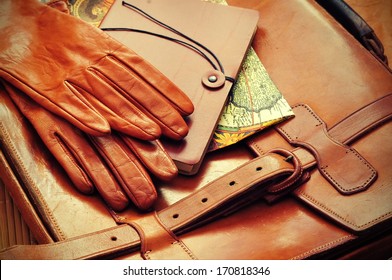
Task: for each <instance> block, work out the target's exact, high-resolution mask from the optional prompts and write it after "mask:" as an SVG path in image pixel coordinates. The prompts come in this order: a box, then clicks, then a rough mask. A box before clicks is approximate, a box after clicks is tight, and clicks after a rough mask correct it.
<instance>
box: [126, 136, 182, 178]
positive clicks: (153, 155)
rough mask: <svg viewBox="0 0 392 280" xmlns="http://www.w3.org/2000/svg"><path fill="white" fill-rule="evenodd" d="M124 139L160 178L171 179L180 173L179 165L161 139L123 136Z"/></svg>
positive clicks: (144, 163) (149, 169)
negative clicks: (152, 139) (163, 145)
mask: <svg viewBox="0 0 392 280" xmlns="http://www.w3.org/2000/svg"><path fill="white" fill-rule="evenodd" d="M122 139H123V140H124V142H125V143H126V144H127V146H128V147H129V148H130V149H131V150H132V151H133V152H134V153H135V155H136V156H137V157H138V158H139V160H140V161H141V162H142V163H143V165H144V166H145V167H146V168H147V169H148V171H150V172H151V173H152V174H154V175H155V176H156V177H157V178H158V179H160V180H163V181H169V180H172V179H173V178H174V177H176V176H177V175H178V169H177V166H176V165H175V164H174V162H173V160H172V158H171V157H170V156H169V155H168V154H167V152H166V151H165V149H164V148H163V147H162V145H161V143H160V142H159V140H155V141H140V140H138V139H133V138H131V137H126V136H123V137H122Z"/></svg>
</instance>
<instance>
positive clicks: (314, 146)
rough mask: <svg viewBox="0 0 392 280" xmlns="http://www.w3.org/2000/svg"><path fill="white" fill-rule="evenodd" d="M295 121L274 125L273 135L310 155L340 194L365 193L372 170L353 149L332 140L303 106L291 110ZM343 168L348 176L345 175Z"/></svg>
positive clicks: (317, 119) (311, 112) (313, 114)
mask: <svg viewBox="0 0 392 280" xmlns="http://www.w3.org/2000/svg"><path fill="white" fill-rule="evenodd" d="M293 111H294V113H295V117H294V118H293V119H291V120H289V121H287V122H285V123H282V124H280V125H278V126H277V127H276V128H277V131H278V132H279V133H280V134H281V135H282V136H283V137H284V138H285V139H286V140H287V141H288V142H289V143H290V144H292V145H295V146H301V147H303V148H305V149H306V150H308V151H310V152H311V153H312V154H313V155H314V157H315V158H316V160H317V165H318V169H319V171H320V173H321V174H322V175H323V176H324V178H326V179H327V180H328V181H329V182H330V183H331V184H332V185H333V186H334V187H335V188H336V189H337V190H338V191H339V192H341V193H342V194H352V193H356V192H359V191H363V190H365V189H367V188H368V187H369V186H370V185H371V183H372V182H373V181H374V180H375V179H376V177H377V172H376V170H375V169H374V168H373V167H372V166H371V165H370V163H368V162H367V161H366V160H365V159H364V158H363V157H362V156H361V155H360V154H359V153H358V152H357V151H355V150H354V149H353V148H351V147H349V146H347V145H344V144H342V143H340V142H338V141H337V140H336V139H333V138H332V137H331V136H330V135H329V133H328V132H327V128H326V125H325V123H324V122H323V121H322V120H321V118H320V117H319V116H317V115H316V113H315V112H314V111H313V110H312V109H311V108H310V107H309V106H307V105H305V104H299V105H297V106H294V107H293ZM347 168H349V169H350V172H346V170H347Z"/></svg>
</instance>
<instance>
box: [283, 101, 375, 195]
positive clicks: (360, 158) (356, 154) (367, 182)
mask: <svg viewBox="0 0 392 280" xmlns="http://www.w3.org/2000/svg"><path fill="white" fill-rule="evenodd" d="M296 107H303V108H304V109H306V110H307V111H308V112H309V113H310V114H311V115H312V116H313V117H314V118H315V119H316V120H317V121H318V122H319V124H323V123H324V122H323V121H322V120H321V119H320V117H319V116H317V115H316V114H315V113H314V112H313V111H312V110H311V109H310V108H309V107H308V106H307V105H305V104H299V105H296V106H294V107H293V108H296ZM278 129H279V130H280V131H281V132H282V133H283V134H284V135H285V136H286V137H287V138H288V139H289V140H290V141H292V142H293V141H294V139H293V138H292V137H291V136H290V135H289V134H288V133H287V131H285V130H284V128H282V127H279V128H278ZM327 133H328V131H327ZM327 136H328V137H329V135H328V134H327ZM331 140H333V141H335V139H333V138H331ZM307 144H308V145H310V143H307ZM315 151H317V149H315ZM347 151H348V152H351V153H353V154H354V156H356V157H357V158H358V159H359V160H360V161H361V162H362V163H363V164H364V165H365V166H366V167H367V168H368V170H370V171H371V174H370V176H369V177H368V179H366V181H365V182H364V183H363V184H361V185H359V186H355V187H352V188H348V189H345V188H343V187H342V186H341V184H339V182H338V181H336V180H335V179H334V178H333V176H332V175H331V174H330V173H329V172H328V170H327V167H321V166H320V167H319V168H320V171H321V172H322V173H323V174H325V176H327V177H328V179H329V180H330V181H331V182H332V183H333V184H334V185H335V186H336V187H337V188H338V189H339V190H341V191H342V192H344V193H346V192H354V191H356V190H360V189H362V188H364V187H366V186H367V185H368V184H369V182H371V181H372V180H373V179H374V178H375V176H376V174H377V172H376V171H375V170H374V168H373V167H372V166H371V165H370V164H369V163H368V162H367V161H366V160H364V159H363V157H362V156H361V155H360V154H358V153H357V152H356V151H355V150H354V149H352V148H348V149H347Z"/></svg>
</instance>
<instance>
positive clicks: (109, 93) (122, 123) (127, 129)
mask: <svg viewBox="0 0 392 280" xmlns="http://www.w3.org/2000/svg"><path fill="white" fill-rule="evenodd" d="M93 72H94V70H92V69H90V70H89V71H87V72H85V73H84V74H83V75H82V76H81V77H76V79H75V80H74V81H73V82H72V83H74V84H75V87H77V89H78V91H79V92H80V93H82V94H83V95H84V96H85V97H86V99H87V100H88V102H89V103H90V104H92V105H93V106H94V108H96V109H97V110H98V111H99V112H100V113H101V114H102V115H103V116H104V117H105V119H106V120H107V121H108V122H109V124H110V127H111V128H112V129H114V130H117V131H119V132H122V133H124V134H127V135H131V136H133V137H136V138H139V139H143V140H154V139H157V138H159V137H160V135H161V129H160V127H159V125H158V124H157V123H156V122H155V121H153V120H151V119H150V118H149V117H148V116H146V115H145V114H144V113H143V112H142V111H140V110H139V109H138V108H137V107H136V106H135V105H133V104H132V103H131V102H129V101H128V100H127V99H126V98H125V97H124V96H123V95H121V94H120V93H119V92H118V90H116V89H115V88H114V87H113V86H110V85H109V83H110V81H106V82H105V81H104V80H103V78H102V77H100V75H99V74H98V73H93ZM130 78H132V77H129V79H130ZM77 81H79V82H77ZM76 83H77V84H78V85H79V86H76ZM90 85H94V87H91V86H90ZM91 93H94V94H91ZM100 93H104V94H100ZM93 95H94V96H93Z"/></svg>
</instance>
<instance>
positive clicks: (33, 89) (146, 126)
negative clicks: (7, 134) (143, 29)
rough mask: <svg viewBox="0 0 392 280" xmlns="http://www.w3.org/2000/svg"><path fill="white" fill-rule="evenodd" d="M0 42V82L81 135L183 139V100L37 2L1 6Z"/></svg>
mask: <svg viewBox="0 0 392 280" xmlns="http://www.w3.org/2000/svg"><path fill="white" fill-rule="evenodd" d="M0 37H1V40H0V79H3V80H5V81H6V82H7V83H9V84H12V85H13V86H14V87H16V88H18V89H19V90H21V91H23V92H24V93H25V94H27V95H28V96H30V97H31V98H32V99H33V100H34V101H36V102H37V103H38V104H39V105H41V106H42V107H43V108H46V109H47V110H48V111H51V112H53V113H55V114H56V115H58V116H60V117H61V118H64V119H66V120H68V121H69V122H70V123H72V124H73V125H74V126H76V127H78V128H79V129H81V130H82V131H84V132H86V133H88V134H91V135H104V134H108V133H109V132H110V128H112V129H114V130H117V131H119V132H121V133H123V134H127V135H130V136H132V137H135V138H139V139H144V140H153V139H157V138H158V137H159V136H160V135H161V134H163V135H165V136H167V137H169V138H172V139H181V138H183V137H184V136H186V135H187V133H188V127H187V125H186V123H185V121H184V119H183V116H186V115H189V114H191V113H192V112H193V105H192V102H191V101H190V99H189V98H188V97H187V96H186V95H185V94H184V93H183V92H182V91H181V90H180V89H179V88H178V87H176V86H175V85H174V84H173V83H172V82H171V81H170V80H168V79H167V78H166V77H165V76H164V75H163V74H162V73H160V72H159V71H158V70H157V69H155V68H154V67H153V66H152V65H150V64H149V63H148V62H146V61H145V60H143V59H142V58H141V57H140V56H138V55H137V54H136V53H134V52H133V51H131V50H129V49H128V48H126V47H125V46H124V45H122V44H120V43H119V42H117V41H116V40H114V39H112V38H111V37H110V36H108V35H107V34H105V33H104V32H103V31H101V30H99V29H98V28H95V27H93V26H91V25H90V24H88V23H85V22H83V21H81V20H79V19H77V18H74V17H72V16H70V15H67V14H66V13H64V12H61V11H57V10H56V9H53V8H51V7H48V6H46V5H44V4H41V3H39V2H38V1H37V0H1V1H0ZM157 51H158V50H157Z"/></svg>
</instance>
